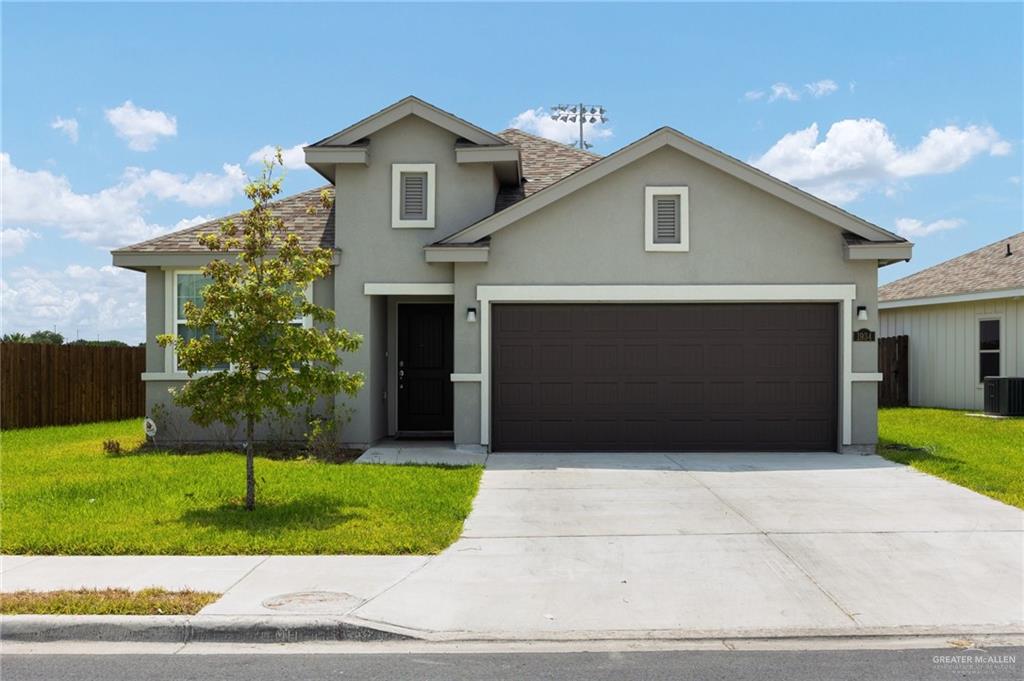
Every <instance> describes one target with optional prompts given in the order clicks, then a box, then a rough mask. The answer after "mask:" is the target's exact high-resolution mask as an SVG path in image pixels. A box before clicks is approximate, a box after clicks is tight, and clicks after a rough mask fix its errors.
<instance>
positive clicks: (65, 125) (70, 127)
mask: <svg viewBox="0 0 1024 681" xmlns="http://www.w3.org/2000/svg"><path fill="white" fill-rule="evenodd" d="M50 127H51V128H53V129H54V130H60V131H61V132H62V133H64V135H66V136H67V138H68V139H69V140H71V143H72V144H78V120H77V119H74V118H61V117H60V116H57V117H56V118H54V119H53V123H50Z"/></svg>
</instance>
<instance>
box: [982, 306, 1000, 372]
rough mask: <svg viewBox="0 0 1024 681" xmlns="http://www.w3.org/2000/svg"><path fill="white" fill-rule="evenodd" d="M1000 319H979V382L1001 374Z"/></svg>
mask: <svg viewBox="0 0 1024 681" xmlns="http://www.w3.org/2000/svg"><path fill="white" fill-rule="evenodd" d="M999 327H1000V320H998V319H981V320H979V321H978V382H979V383H981V382H984V380H985V377H986V376H998V375H999V374H1000V370H999V365H1000V357H999V354H1000V349H1001V348H1000V328H999Z"/></svg>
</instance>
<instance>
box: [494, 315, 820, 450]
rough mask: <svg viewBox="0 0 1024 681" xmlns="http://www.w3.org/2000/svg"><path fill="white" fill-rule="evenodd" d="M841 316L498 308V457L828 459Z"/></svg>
mask: <svg viewBox="0 0 1024 681" xmlns="http://www.w3.org/2000/svg"><path fill="white" fill-rule="evenodd" d="M837 325H838V324H837V311H836V306H835V305H833V304H817V303H807V304H804V303H800V304H788V303H786V304H782V303H765V304H760V303H758V304H721V305H704V304H700V305H697V304H657V305H647V304H628V305H627V304H622V305H575V304H574V305H562V304H550V305H547V304H545V305H538V304H528V305H527V304H522V305H520V304H514V305H513V304H508V305H495V306H494V312H493V326H492V341H491V342H492V353H493V354H492V358H491V366H492V372H493V374H492V375H493V380H492V395H491V404H492V446H493V448H494V450H495V451H782V450H804V451H834V450H835V449H836V445H837V435H836V422H837V411H838V409H837V400H838V396H837V387H836V386H837V374H838V365H837V362H838V351H837V342H836V341H837V330H836V328H837Z"/></svg>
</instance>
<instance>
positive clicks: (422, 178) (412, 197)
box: [401, 173, 427, 220]
mask: <svg viewBox="0 0 1024 681" xmlns="http://www.w3.org/2000/svg"><path fill="white" fill-rule="evenodd" d="M401 206H402V219H403V220H426V219H427V174H426V173H402V201H401Z"/></svg>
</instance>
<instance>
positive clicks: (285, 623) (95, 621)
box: [0, 615, 413, 643]
mask: <svg viewBox="0 0 1024 681" xmlns="http://www.w3.org/2000/svg"><path fill="white" fill-rule="evenodd" d="M412 638H413V637H412V636H409V635H406V634H403V633H400V632H398V631H391V630H388V629H386V628H382V627H370V626H366V625H362V624H355V623H353V622H350V621H348V620H346V619H344V618H340V617H285V616H277V617H252V616H233V615H223V616H221V615H202V616H185V615H8V616H5V617H3V618H2V619H0V640H3V641H21V642H35V643H43V642H53V641H112V642H121V643H301V642H306V641H363V642H365V641H396V640H409V639H412Z"/></svg>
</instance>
